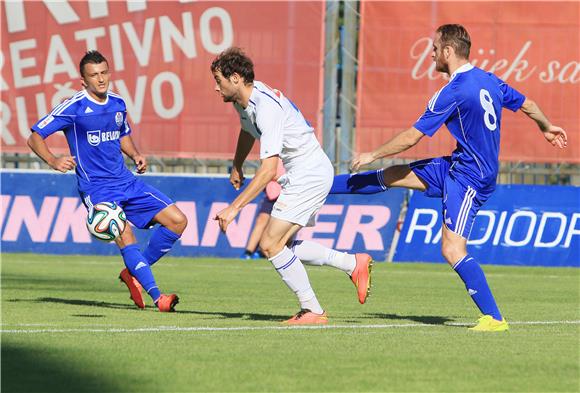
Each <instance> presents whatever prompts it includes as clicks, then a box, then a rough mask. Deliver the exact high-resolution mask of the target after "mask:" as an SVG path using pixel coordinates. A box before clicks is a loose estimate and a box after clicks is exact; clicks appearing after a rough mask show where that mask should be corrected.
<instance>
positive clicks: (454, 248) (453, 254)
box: [441, 242, 467, 266]
mask: <svg viewBox="0 0 580 393" xmlns="http://www.w3.org/2000/svg"><path fill="white" fill-rule="evenodd" d="M441 253H442V254H443V257H444V258H445V260H446V261H447V263H448V264H450V265H451V266H453V265H455V263H457V261H459V260H460V259H461V258H463V257H464V256H465V255H466V254H467V250H466V249H465V247H463V246H462V245H457V244H453V243H446V242H444V243H442V244H441Z"/></svg>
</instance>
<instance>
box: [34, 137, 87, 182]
mask: <svg viewBox="0 0 580 393" xmlns="http://www.w3.org/2000/svg"><path fill="white" fill-rule="evenodd" d="M26 142H27V143H28V146H29V147H30V149H32V151H33V152H34V153H35V154H36V155H37V156H38V157H40V158H41V159H42V160H43V161H44V162H46V163H47V164H48V166H49V167H51V168H52V169H54V170H57V171H59V172H62V173H66V172H68V171H70V170H72V169H74V168H75V166H76V165H77V164H76V162H75V157H74V156H69V155H64V156H61V157H57V156H55V155H54V154H52V152H51V151H50V149H49V148H48V145H47V144H46V142H45V141H44V138H43V137H42V136H41V135H39V134H38V133H36V132H34V130H33V132H32V133H31V134H30V136H29V137H28V140H27V141H26Z"/></svg>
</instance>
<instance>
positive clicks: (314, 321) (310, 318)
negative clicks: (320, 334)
mask: <svg viewBox="0 0 580 393" xmlns="http://www.w3.org/2000/svg"><path fill="white" fill-rule="evenodd" d="M282 323H283V324H285V325H325V324H327V323H328V317H327V316H326V313H325V312H323V313H322V314H315V313H313V312H312V311H310V310H308V309H307V308H305V309H302V310H300V311H299V312H298V313H297V314H296V315H294V316H293V317H292V318H290V319H289V320H287V321H284V322H282Z"/></svg>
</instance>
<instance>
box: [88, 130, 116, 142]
mask: <svg viewBox="0 0 580 393" xmlns="http://www.w3.org/2000/svg"><path fill="white" fill-rule="evenodd" d="M120 137H121V131H101V130H95V131H87V140H88V141H89V144H90V145H92V146H98V145H99V144H100V143H101V142H109V141H115V140H117V139H119V138H120Z"/></svg>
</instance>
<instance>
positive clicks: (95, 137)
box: [87, 130, 101, 146]
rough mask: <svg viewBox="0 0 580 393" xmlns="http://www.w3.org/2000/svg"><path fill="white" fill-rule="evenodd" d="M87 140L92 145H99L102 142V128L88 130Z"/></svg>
mask: <svg viewBox="0 0 580 393" xmlns="http://www.w3.org/2000/svg"><path fill="white" fill-rule="evenodd" d="M87 140H88V141H89V144H90V145H91V146H98V145H99V143H101V130H96V131H87Z"/></svg>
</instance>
